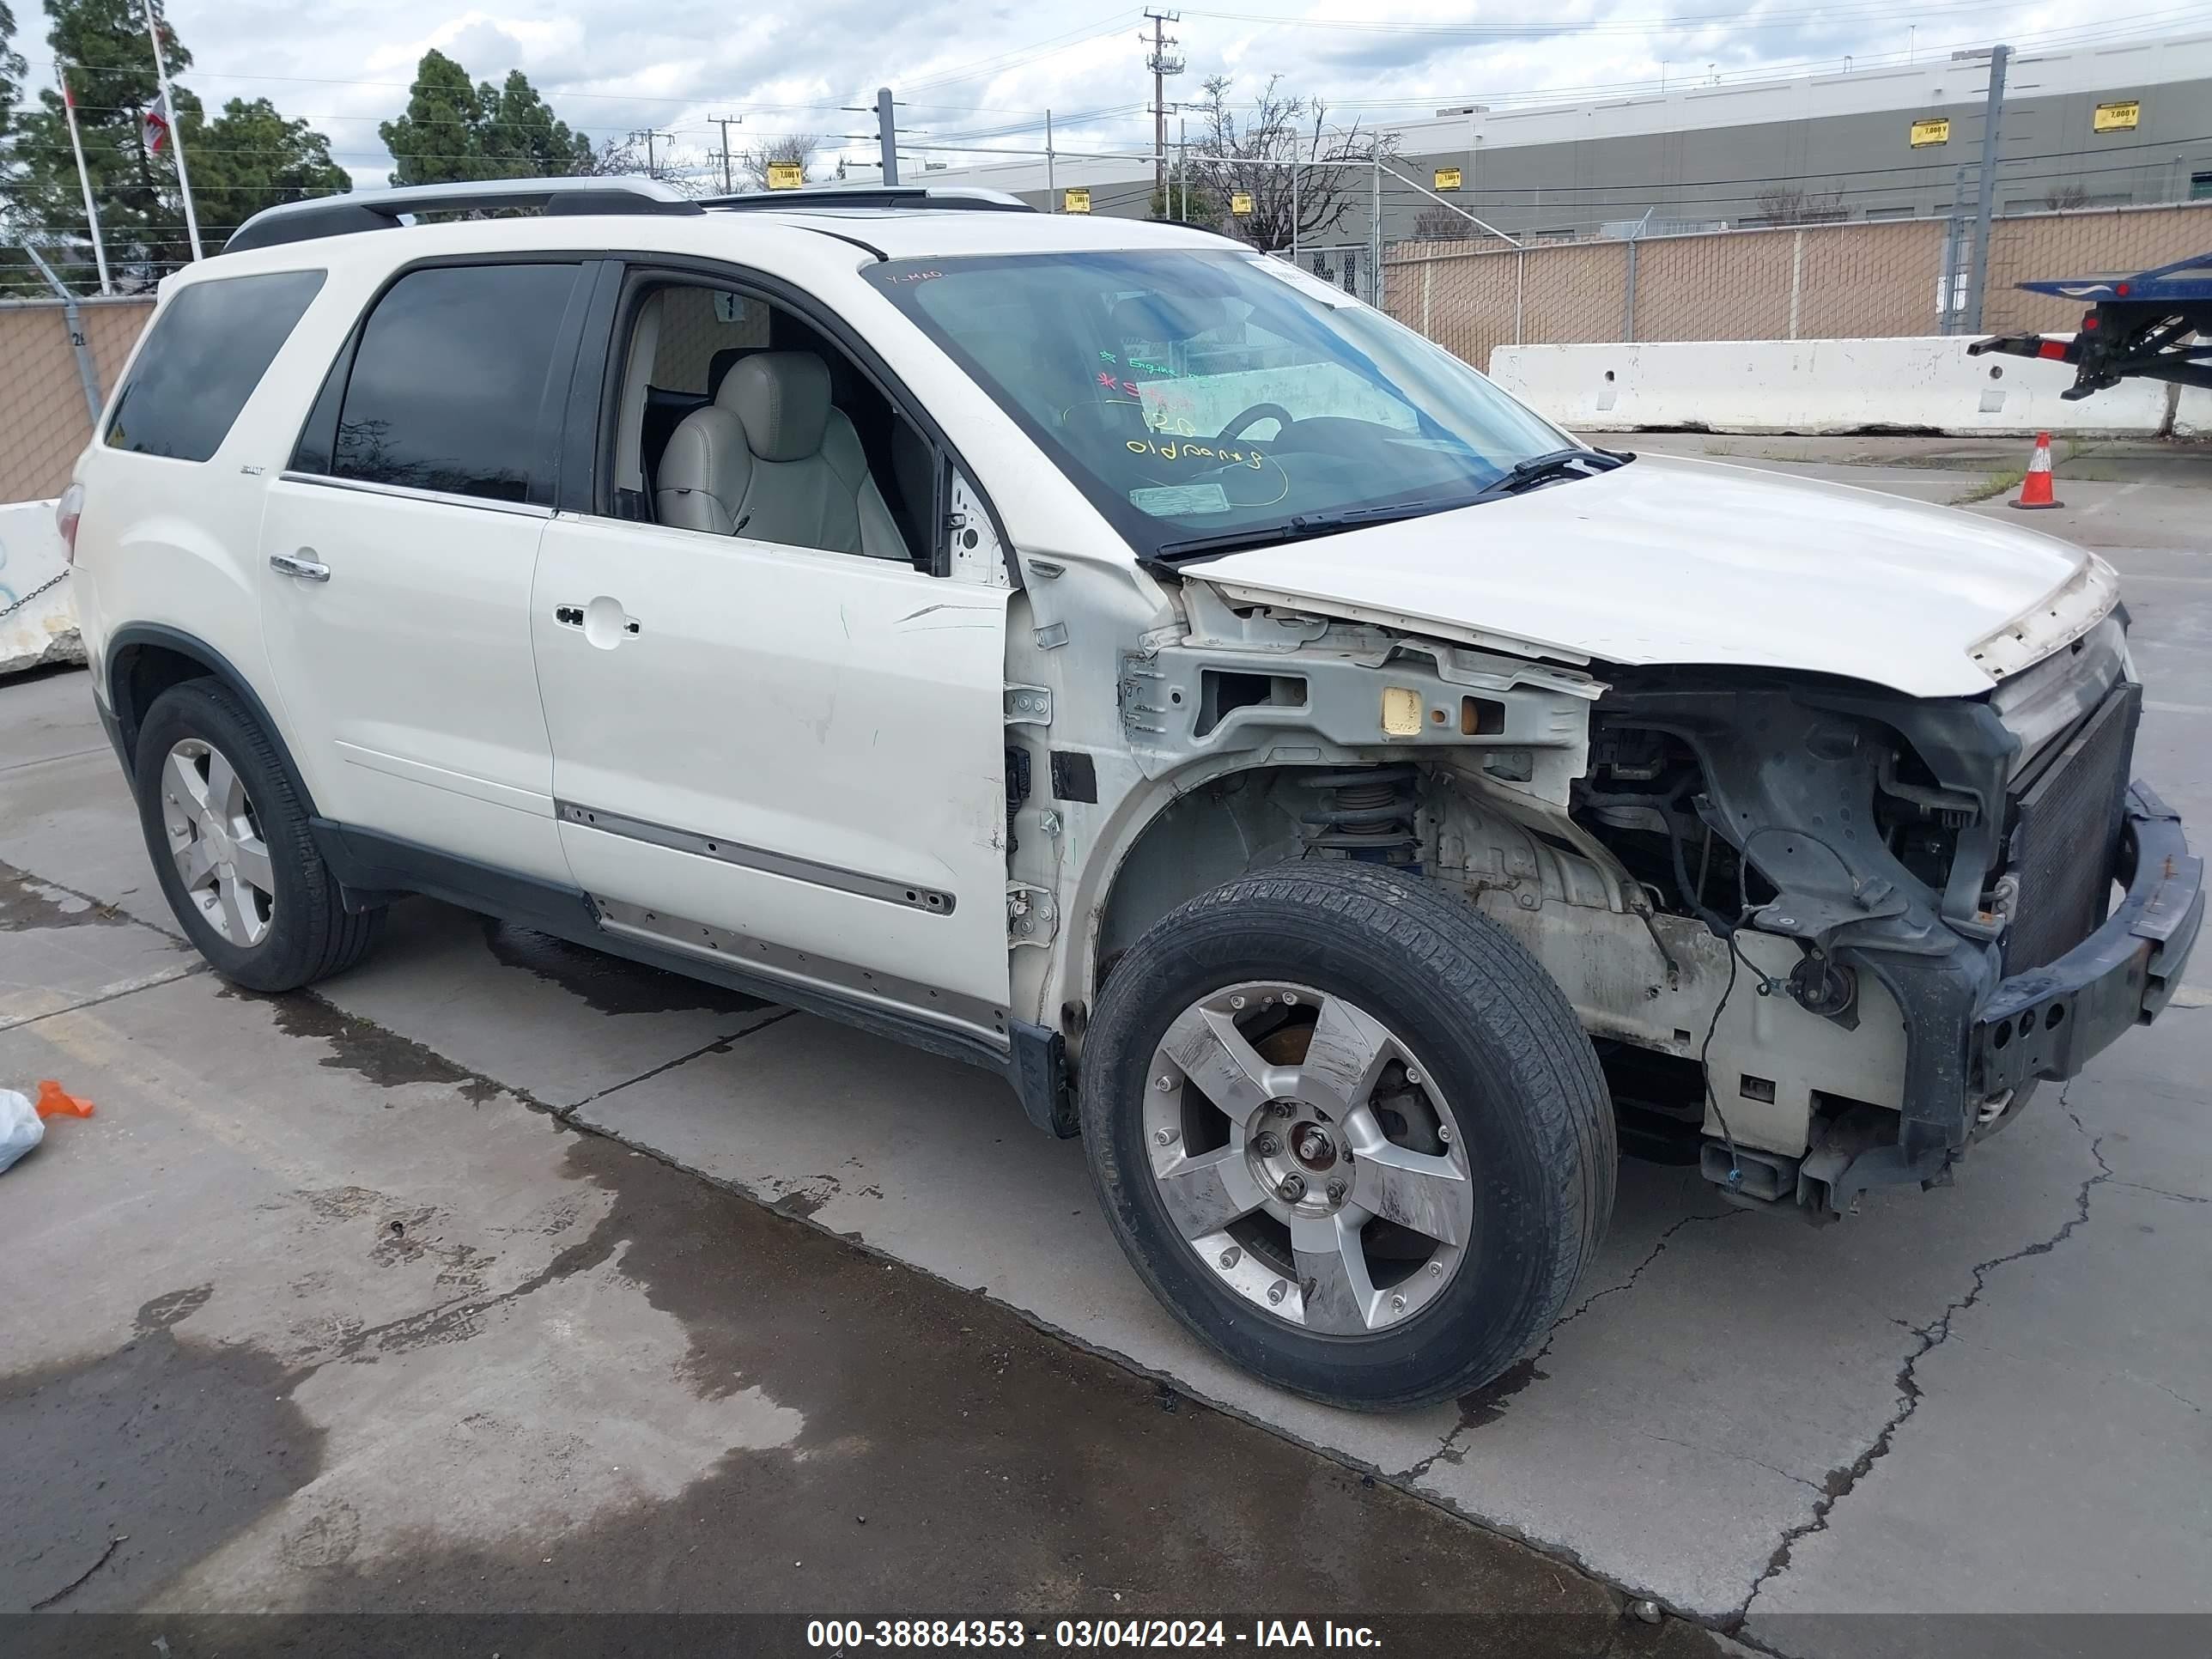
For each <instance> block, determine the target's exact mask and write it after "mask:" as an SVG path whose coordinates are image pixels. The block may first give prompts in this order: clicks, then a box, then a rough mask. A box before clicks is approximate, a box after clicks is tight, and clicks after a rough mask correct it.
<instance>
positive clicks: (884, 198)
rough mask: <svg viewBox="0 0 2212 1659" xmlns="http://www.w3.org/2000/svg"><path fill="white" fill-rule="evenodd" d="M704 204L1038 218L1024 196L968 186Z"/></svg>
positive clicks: (759, 195)
mask: <svg viewBox="0 0 2212 1659" xmlns="http://www.w3.org/2000/svg"><path fill="white" fill-rule="evenodd" d="M699 205H700V206H702V207H706V208H715V209H720V210H726V211H735V212H740V213H744V212H755V213H774V212H776V211H778V210H804V209H807V208H825V207H826V208H878V209H881V208H940V209H950V210H953V211H956V212H964V213H1035V212H1036V209H1035V208H1033V207H1031V206H1030V204H1028V203H1027V202H1024V200H1022V198H1021V197H1018V196H1010V195H1008V194H1007V193H1006V191H1002V190H982V189H978V188H976V187H975V186H973V185H811V186H805V187H802V188H800V189H798V190H762V191H748V192H747V193H746V194H744V195H742V196H702V197H700V198H699Z"/></svg>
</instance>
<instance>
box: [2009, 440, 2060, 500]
mask: <svg viewBox="0 0 2212 1659" xmlns="http://www.w3.org/2000/svg"><path fill="white" fill-rule="evenodd" d="M2005 505H2006V506H2008V507H2063V506H2065V505H2066V503H2065V502H2063V501H2060V500H2058V499H2057V497H2056V496H2054V495H2052V494H2051V435H2050V434H2049V433H2048V432H2039V433H2037V434H2036V435H2035V459H2033V460H2031V461H2030V462H2028V464H2027V477H2024V478H2022V479H2021V481H2020V499H2019V500H2018V501H2008V502H2006V503H2005Z"/></svg>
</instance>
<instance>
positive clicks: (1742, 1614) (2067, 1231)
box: [1722, 1089, 2112, 1635]
mask: <svg viewBox="0 0 2212 1659" xmlns="http://www.w3.org/2000/svg"><path fill="white" fill-rule="evenodd" d="M2067 1092H2068V1091H2067V1090H2065V1089H2061V1090H2060V1091H2059V1094H2058V1106H2059V1109H2060V1110H2062V1111H2063V1112H2064V1113H2065V1114H2066V1116H2067V1118H2068V1120H2069V1121H2070V1122H2071V1123H2072V1124H2073V1125H2074V1127H2075V1129H2077V1130H2079V1131H2080V1132H2081V1134H2082V1136H2083V1137H2084V1138H2085V1139H2087V1140H2088V1142H2089V1156H2090V1157H2091V1158H2093V1159H2094V1160H2095V1161H2096V1165H2097V1172H2096V1174H2094V1175H2093V1176H2089V1177H2088V1178H2087V1180H2085V1181H2083V1182H2082V1183H2081V1188H2080V1190H2079V1191H2077V1192H2076V1193H2075V1195H2074V1214H2073V1215H2072V1216H2071V1217H2070V1218H2069V1219H2068V1220H2067V1222H2066V1224H2065V1225H2063V1226H2062V1227H2060V1228H2059V1230H2058V1231H2057V1232H2055V1233H2053V1234H2051V1237H2048V1238H2044V1239H2038V1240H2036V1241H2035V1242H2034V1243H2032V1244H2023V1245H2022V1246H2021V1248H2020V1249H2016V1250H2008V1251H2007V1252H2006V1253H2005V1254H2004V1255H1997V1256H1991V1257H1990V1259H1989V1260H1988V1261H1979V1262H1977V1263H1975V1264H1974V1267H1973V1275H1974V1282H1973V1285H1972V1288H1971V1289H1969V1290H1968V1291H1967V1292H1966V1295H1964V1296H1962V1297H1958V1298H1957V1299H1956V1300H1954V1301H1953V1302H1952V1303H1951V1304H1949V1305H1948V1307H1946V1308H1945V1309H1944V1310H1943V1311H1942V1313H1941V1314H1939V1315H1937V1316H1936V1317H1935V1318H1934V1319H1932V1320H1930V1321H1929V1322H1928V1323H1927V1324H1925V1325H1921V1326H1917V1327H1915V1328H1913V1334H1914V1336H1915V1337H1916V1338H1917V1345H1916V1346H1914V1348H1913V1350H1912V1352H1910V1353H1908V1354H1907V1355H1905V1363H1904V1364H1902V1365H1900V1366H1899V1367H1898V1371H1897V1383H1896V1386H1897V1400H1898V1403H1897V1409H1896V1410H1895V1411H1893V1412H1892V1413H1890V1416H1889V1419H1888V1420H1887V1422H1885V1423H1884V1424H1883V1425H1881V1431H1879V1432H1878V1433H1877V1434H1876V1435H1875V1437H1874V1440H1873V1442H1872V1443H1870V1444H1869V1446H1868V1447H1867V1449H1865V1450H1864V1451H1863V1452H1861V1453H1860V1454H1859V1455H1857V1457H1855V1458H1853V1459H1852V1460H1851V1461H1850V1462H1849V1463H1847V1464H1844V1465H1843V1466H1842V1467H1840V1468H1833V1469H1831V1470H1829V1471H1828V1478H1827V1480H1826V1483H1825V1485H1824V1487H1823V1491H1824V1492H1825V1496H1823V1497H1822V1498H1820V1500H1819V1501H1818V1502H1816V1503H1815V1504H1814V1505H1813V1513H1812V1516H1811V1517H1810V1518H1809V1519H1808V1520H1806V1521H1803V1522H1800V1523H1799V1524H1797V1525H1796V1526H1794V1527H1792V1528H1790V1529H1789V1530H1788V1531H1787V1532H1785V1533H1784V1534H1782V1541H1781V1542H1780V1543H1778V1544H1777V1545H1776V1546H1775V1547H1774V1553H1773V1554H1772V1555H1771V1556H1769V1557H1768V1558H1767V1561H1766V1567H1765V1571H1763V1572H1761V1573H1760V1574H1759V1577H1757V1578H1756V1579H1755V1580H1753V1583H1752V1586H1751V1590H1750V1593H1749V1594H1748V1595H1746V1596H1745V1597H1744V1598H1743V1605H1742V1606H1741V1607H1739V1608H1737V1609H1736V1612H1735V1615H1734V1616H1733V1617H1732V1618H1731V1619H1729V1620H1727V1621H1725V1622H1724V1623H1723V1626H1722V1628H1723V1629H1724V1630H1726V1631H1728V1632H1729V1633H1730V1634H1732V1635H1734V1634H1740V1632H1741V1627H1742V1625H1743V1622H1744V1620H1746V1619H1747V1618H1749V1617H1750V1614H1751V1607H1752V1603H1753V1602H1754V1601H1757V1600H1758V1599H1759V1592H1760V1591H1761V1590H1763V1589H1765V1588H1766V1586H1767V1585H1768V1584H1769V1583H1772V1582H1773V1581H1774V1580H1775V1579H1776V1578H1778V1577H1780V1576H1781V1575H1782V1574H1783V1573H1784V1572H1787V1571H1789V1570H1790V1558H1791V1556H1792V1554H1793V1553H1795V1551H1796V1547H1797V1546H1798V1545H1799V1544H1800V1543H1801V1542H1802V1541H1804V1540H1805V1539H1808V1538H1810V1537H1812V1536H1813V1535H1814V1534H1816V1533H1821V1532H1825V1531H1826V1530H1827V1527H1828V1521H1829V1517H1830V1516H1832V1515H1833V1514H1834V1513H1835V1510H1836V1505H1837V1504H1839V1503H1841V1502H1842V1501H1843V1500H1844V1498H1846V1497H1848V1496H1849V1495H1850V1493H1851V1492H1853V1491H1854V1490H1856V1489H1857V1486H1858V1484H1859V1482H1860V1481H1861V1480H1864V1479H1865V1478H1866V1476H1867V1474H1868V1473H1869V1471H1870V1470H1871V1469H1872V1468H1874V1466H1875V1464H1876V1463H1878V1462H1881V1460H1882V1459H1883V1458H1884V1457H1886V1456H1887V1455H1888V1454H1889V1449H1890V1447H1891V1446H1892V1445H1893V1444H1894V1443H1895V1442H1896V1438H1897V1431H1899V1429H1901V1428H1903V1427H1904V1426H1905V1423H1906V1422H1907V1421H1908V1420H1910V1419H1911V1416H1912V1414H1913V1413H1915V1412H1917V1411H1918V1410H1919V1409H1920V1401H1921V1399H1922V1395H1921V1389H1920V1383H1919V1380H1918V1377H1917V1372H1918V1370H1919V1365H1920V1362H1921V1361H1922V1360H1923V1359H1924V1358H1927V1356H1928V1355H1929V1353H1931V1352H1934V1351H1935V1350H1936V1349H1937V1348H1939V1347H1941V1346H1943V1344H1944V1343H1945V1342H1947V1341H1948V1340H1950V1337H1951V1322H1952V1321H1953V1320H1954V1319H1955V1318H1956V1317H1957V1316H1959V1315H1960V1314H1961V1313H1964V1312H1965V1311H1966V1310H1967V1309H1969V1308H1971V1307H1972V1306H1973V1305H1974V1304H1976V1303H1977V1302H1978V1301H1980V1300H1981V1296H1982V1291H1984V1289H1985V1288H1986V1287H1987V1285H1988V1283H1989V1275H1990V1273H1994V1272H1995V1271H1996V1269H1997V1268H1999V1267H2004V1266H2005V1265H2006V1264H2008V1262H2014V1261H2026V1260H2027V1258H2028V1257H2030V1256H2037V1255H2049V1254H2050V1253H2051V1251H2053V1250H2055V1249H2057V1248H2058V1247H2059V1246H2060V1245H2061V1244H2063V1243H2065V1242H2066V1241H2067V1240H2068V1239H2069V1238H2071V1237H2073V1236H2074V1231H2075V1229H2076V1228H2077V1227H2079V1226H2081V1224H2082V1223H2083V1222H2085V1221H2087V1219H2088V1218H2089V1192H2090V1189H2091V1188H2093V1187H2099V1186H2102V1185H2103V1184H2104V1183H2105V1182H2108V1181H2110V1180H2111V1179H2112V1165H2111V1164H2107V1163H2106V1162H2105V1154H2104V1151H2103V1147H2104V1137H2103V1136H2102V1135H2091V1134H2090V1133H2089V1131H2088V1129H2087V1127H2085V1126H2084V1125H2083V1123H2082V1121H2081V1118H2080V1116H2079V1115H2076V1114H2075V1110H2074V1109H2073V1108H2072V1107H2070V1106H2069V1105H2068V1104H2067V1103H2066V1096H2067Z"/></svg>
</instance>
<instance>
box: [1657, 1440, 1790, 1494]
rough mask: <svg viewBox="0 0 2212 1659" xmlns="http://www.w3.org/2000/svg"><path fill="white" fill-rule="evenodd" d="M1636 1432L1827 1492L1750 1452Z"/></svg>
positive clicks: (1671, 1444)
mask: <svg viewBox="0 0 2212 1659" xmlns="http://www.w3.org/2000/svg"><path fill="white" fill-rule="evenodd" d="M1636 1432H1637V1433H1638V1434H1640V1435H1642V1436H1643V1437H1644V1438H1645V1439H1646V1440H1656V1441H1660V1442H1662V1443H1664V1444H1666V1445H1669V1446H1680V1447H1682V1448H1683V1449H1685V1450H1687V1451H1693V1452H1702V1453H1704V1454H1705V1455H1706V1456H1708V1457H1725V1458H1727V1459H1728V1460H1729V1462H1735V1463H1748V1464H1750V1465H1751V1466H1752V1467H1753V1468H1758V1469H1765V1471H1766V1472H1767V1473H1768V1474H1778V1475H1780V1476H1781V1477H1782V1478H1783V1479H1784V1480H1794V1481H1796V1483H1797V1484H1798V1485H1799V1486H1804V1487H1808V1488H1809V1489H1810V1490H1812V1491H1814V1492H1826V1490H1827V1488H1826V1487H1825V1486H1822V1485H1821V1484H1820V1482H1819V1481H1817V1480H1807V1479H1806V1478H1805V1477H1804V1476H1803V1475H1802V1474H1791V1473H1790V1471H1789V1470H1788V1469H1785V1468H1783V1467H1782V1466H1781V1465H1780V1464H1779V1463H1770V1462H1766V1460H1765V1459H1764V1458H1760V1457H1753V1456H1752V1455H1750V1454H1749V1453H1748V1452H1738V1451H1730V1450H1729V1449H1727V1448H1726V1447H1725V1446H1708V1445H1705V1444H1704V1443H1702V1442H1699V1441H1696V1440H1677V1439H1676V1438H1675V1437H1674V1436H1673V1435H1671V1434H1661V1433H1660V1432H1658V1431H1656V1429H1638V1430H1637V1431H1636Z"/></svg>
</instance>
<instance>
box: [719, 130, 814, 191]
mask: <svg viewBox="0 0 2212 1659" xmlns="http://www.w3.org/2000/svg"><path fill="white" fill-rule="evenodd" d="M821 148H822V135H821V134H820V133H818V132H779V133H775V134H773V135H771V136H769V137H765V138H763V139H761V140H760V141H759V142H758V143H753V144H749V145H747V146H746V147H745V149H744V151H743V152H742V153H741V154H740V155H738V166H739V167H742V168H743V169H744V175H745V178H746V179H747V181H748V182H749V183H750V185H751V187H752V188H753V189H755V190H766V189H767V188H768V170H769V168H770V167H797V168H799V171H800V172H801V173H805V170H806V167H807V164H808V163H809V162H810V161H812V160H813V158H814V152H815V151H816V150H817V149H821Z"/></svg>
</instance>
